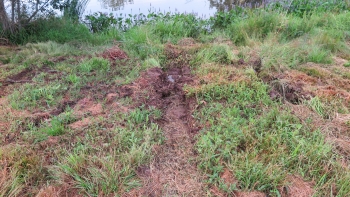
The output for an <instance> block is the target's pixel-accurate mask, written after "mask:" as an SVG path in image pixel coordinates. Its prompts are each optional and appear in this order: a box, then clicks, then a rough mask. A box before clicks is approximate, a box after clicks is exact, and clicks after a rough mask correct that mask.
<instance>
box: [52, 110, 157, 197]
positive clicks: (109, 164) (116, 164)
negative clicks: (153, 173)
mask: <svg viewBox="0 0 350 197" xmlns="http://www.w3.org/2000/svg"><path fill="white" fill-rule="evenodd" d="M152 114H153V111H152V110H146V109H144V108H137V109H135V110H133V111H130V113H126V114H116V116H115V117H114V118H115V120H114V121H117V122H119V123H122V122H124V123H125V125H124V126H123V127H121V126H117V127H116V128H114V129H112V130H110V131H105V132H107V133H108V136H110V137H109V138H108V139H102V140H103V141H104V142H103V144H102V146H100V147H95V146H94V144H95V143H96V141H99V140H101V139H100V137H99V135H98V133H96V130H95V129H94V128H90V129H88V131H87V133H86V135H85V138H84V139H83V140H84V141H83V142H84V143H77V144H76V145H75V146H74V148H73V150H72V151H67V152H65V153H63V154H62V155H61V156H60V157H59V164H58V165H57V166H56V168H55V171H53V173H54V175H55V176H56V177H67V176H68V177H70V178H71V179H72V180H73V181H72V183H73V184H74V186H75V187H77V188H79V189H80V190H81V191H82V192H84V193H86V194H87V195H90V196H98V195H100V194H101V193H103V194H114V195H121V194H122V193H124V192H128V191H130V190H131V189H133V188H137V187H140V186H141V185H142V184H141V182H140V180H139V179H138V178H137V175H136V170H137V168H138V167H139V166H141V165H142V164H145V163H146V162H149V161H150V159H151V150H152V146H153V145H155V144H160V143H161V142H162V136H161V131H160V129H159V127H158V125H156V124H154V123H152V122H151V121H150V116H151V115H152Z"/></svg>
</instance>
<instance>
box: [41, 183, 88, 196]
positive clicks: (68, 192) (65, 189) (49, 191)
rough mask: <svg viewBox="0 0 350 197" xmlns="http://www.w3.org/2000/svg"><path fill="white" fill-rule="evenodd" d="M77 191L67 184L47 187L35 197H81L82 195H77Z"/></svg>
mask: <svg viewBox="0 0 350 197" xmlns="http://www.w3.org/2000/svg"><path fill="white" fill-rule="evenodd" d="M77 190H78V189H72V187H71V186H69V185H68V184H64V185H61V186H48V187H45V188H43V189H41V190H40V191H39V193H38V194H37V195H36V196H35V197H83V196H84V195H81V194H79V193H78V191H77Z"/></svg>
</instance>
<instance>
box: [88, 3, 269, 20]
mask: <svg viewBox="0 0 350 197" xmlns="http://www.w3.org/2000/svg"><path fill="white" fill-rule="evenodd" d="M271 1H272V0H90V2H89V4H88V5H87V7H86V10H85V14H91V13H94V12H103V13H113V14H115V15H120V14H122V15H125V14H132V15H134V14H139V13H143V14H148V13H149V12H171V13H194V14H196V15H198V16H200V17H204V18H208V17H210V16H213V15H214V14H215V13H216V12H217V11H228V10H230V9H232V8H233V7H234V6H237V5H240V6H245V7H260V6H262V5H264V4H266V3H268V2H271Z"/></svg>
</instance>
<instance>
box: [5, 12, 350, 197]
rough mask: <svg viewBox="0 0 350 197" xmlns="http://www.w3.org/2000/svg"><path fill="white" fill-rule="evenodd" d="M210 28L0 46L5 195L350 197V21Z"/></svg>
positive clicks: (237, 22) (268, 21) (177, 22)
mask: <svg viewBox="0 0 350 197" xmlns="http://www.w3.org/2000/svg"><path fill="white" fill-rule="evenodd" d="M55 20H59V19H55ZM61 20H63V19H61ZM207 22H208V21H205V20H202V19H197V18H195V17H194V16H191V15H174V16H171V17H163V18H158V19H154V20H153V21H149V22H146V23H145V24H143V25H136V26H134V27H130V28H129V29H127V30H126V31H118V30H115V29H108V30H106V31H103V32H102V33H96V34H91V33H89V31H88V30H87V28H85V27H83V26H77V27H76V29H75V30H76V32H77V33H76V34H75V35H74V36H75V37H76V36H77V35H80V36H79V37H77V38H72V39H70V38H69V39H68V38H65V37H64V34H57V32H56V34H55V32H54V30H52V32H51V33H50V35H47V38H43V37H41V38H42V39H43V40H45V39H46V40H51V41H45V42H37V43H27V44H23V45H16V46H15V45H8V46H0V139H1V140H0V196H1V197H15V196H35V197H56V196H95V197H102V196H219V197H221V196H240V197H253V196H254V197H260V196H261V197H263V196H282V197H308V196H339V197H341V196H342V197H346V196H350V170H349V168H350V163H349V159H350V112H349V110H350V12H349V11H340V12H331V11H327V12H321V11H320V12H310V13H308V14H304V15H297V14H289V13H287V12H281V11H271V10H270V11H266V10H264V9H262V10H255V11H249V10H247V11H240V12H238V11H237V12H230V13H227V14H226V15H225V14H223V13H221V15H220V14H219V15H218V16H217V17H216V18H212V19H211V21H210V24H212V26H211V28H210V29H209V30H208V29H207V25H208V23H207ZM67 26H68V27H67V29H71V28H74V26H73V27H72V26H70V25H67ZM84 28H85V29H84ZM67 31H70V30H67ZM55 35H60V36H59V38H58V39H56V40H52V38H53V37H55ZM31 39H33V40H35V39H34V37H31ZM28 41H31V40H30V39H28ZM39 41H40V40H39Z"/></svg>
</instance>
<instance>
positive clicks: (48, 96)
mask: <svg viewBox="0 0 350 197" xmlns="http://www.w3.org/2000/svg"><path fill="white" fill-rule="evenodd" d="M66 89H67V87H66V86H64V85H61V84H59V83H51V84H48V85H44V86H33V85H31V84H26V85H23V86H21V87H20V89H19V90H16V91H14V92H13V93H12V94H11V95H9V100H10V104H11V106H12V107H13V108H15V109H25V108H27V107H30V108H33V107H37V106H40V107H50V106H53V105H56V104H57V103H58V102H59V100H60V99H59V97H60V96H61V95H60V94H61V93H62V92H63V91H64V90H66Z"/></svg>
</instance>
